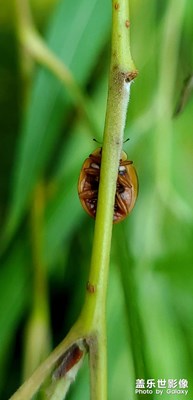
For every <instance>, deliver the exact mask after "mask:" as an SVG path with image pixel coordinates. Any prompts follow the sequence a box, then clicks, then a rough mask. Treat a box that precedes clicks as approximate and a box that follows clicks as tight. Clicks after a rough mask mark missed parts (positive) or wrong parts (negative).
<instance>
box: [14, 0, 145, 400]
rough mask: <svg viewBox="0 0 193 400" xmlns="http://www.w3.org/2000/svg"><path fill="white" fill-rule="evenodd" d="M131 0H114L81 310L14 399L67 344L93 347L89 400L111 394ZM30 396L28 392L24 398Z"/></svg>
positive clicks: (37, 381) (131, 73)
mask: <svg viewBox="0 0 193 400" xmlns="http://www.w3.org/2000/svg"><path fill="white" fill-rule="evenodd" d="M128 7H129V4H128V0H119V1H115V0H113V1H112V10H113V12H112V49H111V65H110V76H109V91H108V101H107V111H106V121H105V129H104V141H103V148H102V162H101V173H100V184H99V194H98V204H97V215H96V222H95V230H94V239H93V249H92V256H91V265H90V275H89V282H88V285H87V292H86V299H85V303H84V306H83V309H82V312H81V315H80V317H79V319H78V321H77V322H76V323H75V325H74V326H73V327H72V329H71V331H70V332H69V334H68V335H67V337H66V338H65V339H64V341H63V342H62V343H61V344H60V345H59V346H58V347H57V348H56V349H55V350H54V351H53V353H52V354H51V355H50V356H49V357H48V359H47V360H46V361H45V362H44V363H43V364H42V365H41V366H40V367H39V368H38V369H37V370H36V372H35V373H34V374H33V375H32V377H31V378H30V379H29V380H28V381H27V382H25V383H24V385H23V386H22V387H21V388H20V390H19V391H18V392H17V393H19V396H18V395H17V393H16V394H15V395H14V396H12V398H11V399H12V400H23V399H26V398H28V399H30V398H31V397H30V395H31V396H32V394H33V393H35V391H37V389H38V387H39V386H40V385H41V383H42V382H43V380H44V379H45V377H46V376H47V375H48V374H49V373H50V371H51V369H52V368H53V366H54V363H55V362H56V361H57V360H58V358H59V357H60V356H61V355H62V354H63V353H64V352H65V350H66V349H67V348H68V346H69V345H70V344H72V343H74V342H76V341H77V340H80V339H81V340H83V339H84V340H85V341H86V342H87V345H88V347H89V355H90V371H91V399H92V400H106V399H107V355H106V315H105V314H106V294H107V285H108V271H109V258H110V248H111V236H112V223H113V211H114V201H115V191H116V182H117V171H118V165H119V160H120V154H121V150H122V143H123V134H124V127H125V120H126V114H127V106H128V101H129V94H130V84H131V81H132V80H133V79H134V78H135V76H136V75H137V72H136V70H135V67H134V64H133V61H132V58H131V53H130V42H129V8H128ZM26 396H27V397H26Z"/></svg>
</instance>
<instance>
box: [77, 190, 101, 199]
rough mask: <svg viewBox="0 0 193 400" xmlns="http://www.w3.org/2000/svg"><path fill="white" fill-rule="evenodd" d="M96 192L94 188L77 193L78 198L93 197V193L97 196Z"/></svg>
mask: <svg viewBox="0 0 193 400" xmlns="http://www.w3.org/2000/svg"><path fill="white" fill-rule="evenodd" d="M97 194H98V190H97V189H95V190H92V189H90V190H84V191H83V192H81V193H79V194H78V195H79V197H80V199H93V196H95V195H96V198H97Z"/></svg>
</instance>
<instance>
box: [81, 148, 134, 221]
mask: <svg viewBox="0 0 193 400" xmlns="http://www.w3.org/2000/svg"><path fill="white" fill-rule="evenodd" d="M101 152H102V148H101V147H100V148H98V149H96V150H95V151H93V153H92V154H90V155H89V157H88V158H87V159H86V160H85V161H84V164H83V166H82V169H81V172H80V176H79V180H78V195H79V199H80V202H81V204H82V207H83V208H84V209H85V211H86V212H87V213H88V214H89V215H90V216H91V217H93V218H95V216H96V208H97V199H98V187H99V179H100V165H101ZM132 164H133V161H129V160H127V154H126V153H125V152H124V151H122V153H121V159H120V164H119V169H118V176H117V188H116V195H115V205H114V215H113V222H114V223H117V222H120V221H122V220H123V219H125V218H126V216H127V215H128V214H130V212H131V210H132V209H133V207H134V205H135V202H136V199H137V194H138V179H137V174H136V171H135V168H134V166H133V165H132Z"/></svg>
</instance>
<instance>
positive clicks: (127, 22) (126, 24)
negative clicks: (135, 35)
mask: <svg viewBox="0 0 193 400" xmlns="http://www.w3.org/2000/svg"><path fill="white" fill-rule="evenodd" d="M125 26H126V28H129V27H130V21H129V20H128V19H126V21H125Z"/></svg>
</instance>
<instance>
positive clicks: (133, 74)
mask: <svg viewBox="0 0 193 400" xmlns="http://www.w3.org/2000/svg"><path fill="white" fill-rule="evenodd" d="M137 75H138V71H137V70H134V71H129V72H127V73H126V74H125V82H131V81H133V80H134V79H135V78H136V76H137Z"/></svg>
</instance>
